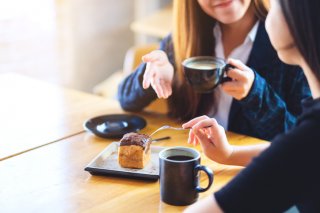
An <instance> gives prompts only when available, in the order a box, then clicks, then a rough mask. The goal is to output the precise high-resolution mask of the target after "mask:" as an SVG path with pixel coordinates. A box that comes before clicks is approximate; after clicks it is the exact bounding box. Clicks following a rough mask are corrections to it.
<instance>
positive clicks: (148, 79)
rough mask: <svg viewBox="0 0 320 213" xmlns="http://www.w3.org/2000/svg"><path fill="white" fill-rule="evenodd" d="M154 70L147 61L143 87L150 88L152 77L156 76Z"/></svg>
mask: <svg viewBox="0 0 320 213" xmlns="http://www.w3.org/2000/svg"><path fill="white" fill-rule="evenodd" d="M154 74H155V73H154V71H153V70H152V69H151V64H150V63H147V67H146V70H145V71H144V74H143V81H142V87H143V89H148V88H149V86H150V84H151V79H152V77H153V76H154Z"/></svg>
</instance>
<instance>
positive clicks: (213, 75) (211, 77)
mask: <svg viewBox="0 0 320 213" xmlns="http://www.w3.org/2000/svg"><path fill="white" fill-rule="evenodd" d="M182 66H183V70H184V75H185V78H186V80H187V82H188V83H189V84H190V85H191V86H192V87H193V88H194V90H196V91H197V92H200V93H208V92H212V91H213V89H214V88H216V87H217V86H218V85H219V84H221V83H223V82H225V81H229V80H231V79H230V78H229V77H225V75H226V72H227V71H228V70H229V69H231V68H234V67H233V66H232V65H230V64H226V63H225V62H224V60H223V59H221V58H216V57H212V56H197V57H191V58H188V59H186V60H184V61H183V62H182Z"/></svg>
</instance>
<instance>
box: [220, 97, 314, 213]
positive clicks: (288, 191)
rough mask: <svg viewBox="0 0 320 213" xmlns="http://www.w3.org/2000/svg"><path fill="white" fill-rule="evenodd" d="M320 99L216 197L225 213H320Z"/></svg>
mask: <svg viewBox="0 0 320 213" xmlns="http://www.w3.org/2000/svg"><path fill="white" fill-rule="evenodd" d="M319 151H320V98H319V99H317V100H312V99H311V98H310V99H309V100H307V101H305V102H304V103H303V113H302V115H301V116H300V117H299V119H298V121H297V125H296V126H295V127H294V128H293V129H292V130H290V131H288V132H287V133H285V134H281V135H279V136H277V137H276V138H275V139H274V140H273V142H272V143H271V145H270V147H269V148H268V149H267V150H266V151H264V152H263V153H262V154H261V155H260V156H259V157H256V158H255V159H253V161H252V162H251V163H250V165H249V166H248V167H247V168H245V169H244V170H242V171H241V172H240V173H239V174H238V175H237V176H236V177H235V178H234V179H233V180H232V181H231V182H230V183H228V184H227V185H226V186H225V187H223V188H222V189H221V190H220V191H218V192H216V193H215V195H214V196H215V198H216V200H217V202H218V204H219V206H220V207H221V208H222V209H223V211H224V212H226V213H227V212H247V213H250V212H261V213H263V212H268V213H270V212H272V213H273V212H275V213H277V212H284V211H285V210H287V209H288V208H289V207H291V206H293V205H296V206H297V207H298V209H299V210H300V211H301V212H320V195H319V193H320V165H319V164H320V155H319Z"/></svg>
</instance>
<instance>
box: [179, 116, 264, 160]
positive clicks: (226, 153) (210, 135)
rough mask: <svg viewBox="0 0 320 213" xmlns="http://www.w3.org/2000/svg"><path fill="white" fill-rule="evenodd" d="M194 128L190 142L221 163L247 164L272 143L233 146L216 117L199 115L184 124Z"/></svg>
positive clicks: (190, 134) (190, 135)
mask: <svg viewBox="0 0 320 213" xmlns="http://www.w3.org/2000/svg"><path fill="white" fill-rule="evenodd" d="M182 127H183V128H192V129H191V130H190V133H189V139H188V143H191V144H195V145H196V144H199V143H200V145H201V147H202V150H203V152H204V154H205V155H206V156H207V157H208V158H210V159H211V160H213V161H216V162H218V163H221V164H228V165H237V166H246V165H248V164H249V163H250V162H251V160H252V158H254V157H256V156H258V155H259V154H260V153H261V152H262V151H263V150H265V149H266V148H268V147H269V145H270V144H267V143H266V144H260V145H252V146H232V145H230V144H229V143H228V139H227V136H226V134H225V130H224V128H223V127H222V126H220V125H219V124H218V123H217V121H216V120H215V119H214V118H209V117H208V116H201V117H197V118H195V119H193V120H191V121H189V122H187V123H185V124H183V125H182Z"/></svg>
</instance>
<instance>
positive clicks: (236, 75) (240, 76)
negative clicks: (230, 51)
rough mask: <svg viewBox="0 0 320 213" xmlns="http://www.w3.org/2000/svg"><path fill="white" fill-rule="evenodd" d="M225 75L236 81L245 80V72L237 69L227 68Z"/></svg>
mask: <svg viewBox="0 0 320 213" xmlns="http://www.w3.org/2000/svg"><path fill="white" fill-rule="evenodd" d="M227 76H228V77H230V78H232V79H233V80H236V81H245V80H246V79H247V76H246V73H245V72H244V71H242V70H239V69H230V70H228V72H227ZM227 82H228V81H227Z"/></svg>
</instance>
